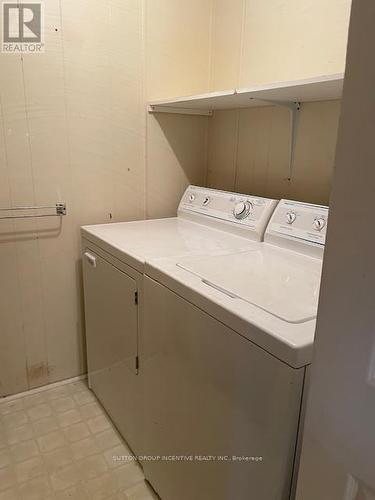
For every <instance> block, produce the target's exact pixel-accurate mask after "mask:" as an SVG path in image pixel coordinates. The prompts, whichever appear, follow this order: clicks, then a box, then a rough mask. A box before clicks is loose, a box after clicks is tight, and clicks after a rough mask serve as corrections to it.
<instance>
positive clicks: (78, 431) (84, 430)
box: [63, 422, 90, 443]
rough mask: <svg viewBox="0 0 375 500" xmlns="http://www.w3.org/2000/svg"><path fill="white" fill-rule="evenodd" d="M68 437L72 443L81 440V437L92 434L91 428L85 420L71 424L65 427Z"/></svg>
mask: <svg viewBox="0 0 375 500" xmlns="http://www.w3.org/2000/svg"><path fill="white" fill-rule="evenodd" d="M63 432H64V434H65V437H66V439H67V440H68V441H69V442H70V443H74V442H76V441H80V440H81V439H84V438H87V437H88V436H90V430H89V428H88V427H87V425H86V424H85V423H84V422H79V423H78V424H74V425H70V426H69V427H65V428H64V429H63Z"/></svg>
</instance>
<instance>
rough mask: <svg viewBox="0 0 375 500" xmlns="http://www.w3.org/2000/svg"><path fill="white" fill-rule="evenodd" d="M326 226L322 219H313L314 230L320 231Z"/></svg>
mask: <svg viewBox="0 0 375 500" xmlns="http://www.w3.org/2000/svg"><path fill="white" fill-rule="evenodd" d="M325 225H326V220H325V219H324V218H323V217H316V218H315V219H314V229H316V230H317V231H321V230H322V229H323V228H324V226H325Z"/></svg>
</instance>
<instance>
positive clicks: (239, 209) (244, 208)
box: [233, 201, 254, 220]
mask: <svg viewBox="0 0 375 500" xmlns="http://www.w3.org/2000/svg"><path fill="white" fill-rule="evenodd" d="M253 208H254V207H253V204H252V203H251V202H250V201H240V202H239V203H236V205H235V206H234V209H233V215H234V216H235V218H236V219H240V220H241V219H245V218H246V217H247V216H248V215H249V213H250V212H251V210H252V209H253Z"/></svg>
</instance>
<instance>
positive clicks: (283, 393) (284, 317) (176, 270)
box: [143, 200, 328, 500]
mask: <svg viewBox="0 0 375 500" xmlns="http://www.w3.org/2000/svg"><path fill="white" fill-rule="evenodd" d="M327 217H328V209H327V208H326V207H322V206H317V205H309V204H305V203H298V202H293V201H288V200H282V201H281V202H280V203H279V205H278V207H277V208H276V210H275V212H274V214H273V216H272V218H271V220H270V222H269V225H268V227H267V230H266V234H265V243H258V244H255V245H253V247H252V248H247V249H236V250H235V251H234V252H233V251H229V252H222V253H221V254H220V255H218V254H217V255H213V254H211V255H207V256H204V257H202V256H200V257H197V256H196V257H192V256H187V257H177V258H176V257H175V258H168V259H159V260H153V261H149V262H147V263H146V266H145V274H146V275H147V276H145V279H144V307H145V317H144V320H145V323H144V331H143V344H144V347H143V348H144V353H143V355H144V361H143V364H144V366H143V372H144V373H143V376H144V385H145V413H146V415H147V421H146V426H145V442H146V443H147V447H146V453H147V455H148V456H151V457H154V456H159V457H161V458H160V459H159V460H149V461H146V462H145V463H144V471H145V476H146V478H147V479H148V480H149V481H150V483H151V484H152V486H153V487H154V489H155V490H156V491H157V493H158V494H159V495H160V497H161V498H162V499H163V500H176V499H177V498H178V500H191V499H194V500H203V499H204V500H206V499H211V498H212V499H215V500H232V499H235V500H248V499H254V500H286V499H289V498H291V495H293V488H294V481H293V471H294V467H295V464H296V461H297V460H298V430H299V426H300V425H301V423H302V417H301V415H302V410H303V397H304V385H305V384H306V378H307V373H306V371H307V368H306V367H307V366H308V365H309V363H310V362H311V356H312V346H313V339H314V331H315V316H316V311H317V304H318V297H319V288H320V274H321V264H322V255H323V248H324V243H325V234H326V224H327Z"/></svg>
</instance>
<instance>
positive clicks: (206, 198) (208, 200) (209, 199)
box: [202, 196, 211, 207]
mask: <svg viewBox="0 0 375 500" xmlns="http://www.w3.org/2000/svg"><path fill="white" fill-rule="evenodd" d="M210 201H211V198H210V197H209V196H206V197H205V198H204V200H203V203H202V205H203V206H204V207H206V206H207V205H208V204H209V203H210Z"/></svg>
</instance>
